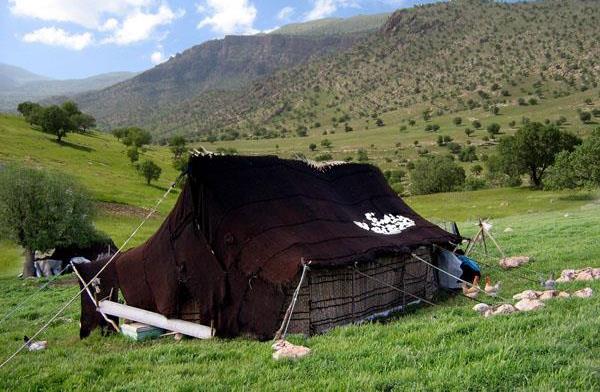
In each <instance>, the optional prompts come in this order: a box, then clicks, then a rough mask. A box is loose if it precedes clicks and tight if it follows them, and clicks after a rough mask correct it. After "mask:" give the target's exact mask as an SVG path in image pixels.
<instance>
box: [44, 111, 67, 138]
mask: <svg viewBox="0 0 600 392" xmlns="http://www.w3.org/2000/svg"><path fill="white" fill-rule="evenodd" d="M40 125H41V126H42V130H43V131H44V132H46V133H51V134H53V135H56V138H57V139H58V141H59V142H60V141H61V140H62V138H63V137H65V136H66V134H67V132H70V131H72V130H73V123H72V122H71V121H70V119H69V116H68V115H67V112H65V111H64V110H63V109H62V108H60V107H58V106H56V105H52V106H48V107H47V108H45V109H44V110H43V113H42V118H41V124H40Z"/></svg>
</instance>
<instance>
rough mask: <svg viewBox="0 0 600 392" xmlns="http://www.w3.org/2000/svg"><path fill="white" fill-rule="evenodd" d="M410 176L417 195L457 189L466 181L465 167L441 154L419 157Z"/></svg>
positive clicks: (414, 192)
mask: <svg viewBox="0 0 600 392" xmlns="http://www.w3.org/2000/svg"><path fill="white" fill-rule="evenodd" d="M410 176H411V192H412V193H413V194H417V195H418V194H428V193H437V192H449V191H453V190H457V189H459V188H461V187H462V186H463V185H464V182H465V171H464V169H463V168H462V167H460V166H459V165H457V164H456V163H454V162H453V161H452V160H451V159H448V158H446V157H441V156H433V157H427V158H420V159H418V160H417V161H416V162H415V163H414V168H413V169H412V170H411V172H410Z"/></svg>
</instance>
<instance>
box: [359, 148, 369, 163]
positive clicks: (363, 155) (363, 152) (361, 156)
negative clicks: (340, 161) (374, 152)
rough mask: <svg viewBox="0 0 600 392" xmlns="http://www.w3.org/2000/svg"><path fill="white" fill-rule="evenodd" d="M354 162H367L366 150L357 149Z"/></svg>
mask: <svg viewBox="0 0 600 392" xmlns="http://www.w3.org/2000/svg"><path fill="white" fill-rule="evenodd" d="M356 160H357V161H359V162H367V161H368V160H369V156H368V155H367V150H365V149H364V148H359V149H358V156H357V158H356Z"/></svg>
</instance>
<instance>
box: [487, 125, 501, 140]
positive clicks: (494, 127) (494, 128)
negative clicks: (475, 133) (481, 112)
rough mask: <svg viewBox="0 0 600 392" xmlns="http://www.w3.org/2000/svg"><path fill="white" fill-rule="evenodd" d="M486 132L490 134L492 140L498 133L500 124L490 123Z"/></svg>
mask: <svg viewBox="0 0 600 392" xmlns="http://www.w3.org/2000/svg"><path fill="white" fill-rule="evenodd" d="M487 131H488V133H489V134H490V136H491V137H492V138H494V136H496V135H497V134H499V133H500V124H498V123H491V124H490V125H488V126H487Z"/></svg>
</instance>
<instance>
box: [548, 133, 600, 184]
mask: <svg viewBox="0 0 600 392" xmlns="http://www.w3.org/2000/svg"><path fill="white" fill-rule="evenodd" d="M598 162H600V128H597V129H595V130H594V131H593V132H592V135H591V136H590V137H589V138H587V139H585V140H584V141H583V143H582V144H581V145H580V146H577V147H576V148H575V150H574V151H572V152H569V151H561V152H560V153H559V154H558V155H557V156H556V161H555V163H554V165H553V166H552V167H551V168H550V169H549V173H548V179H547V181H546V182H545V184H544V185H545V186H547V187H548V188H551V189H565V188H582V187H587V188H596V187H599V186H600V165H599V164H598Z"/></svg>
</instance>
